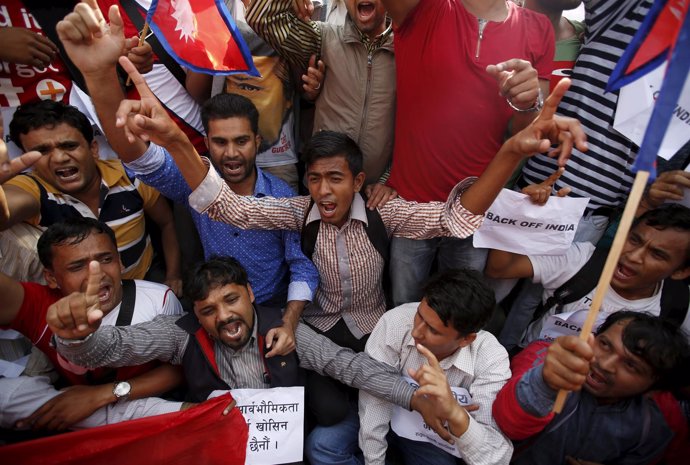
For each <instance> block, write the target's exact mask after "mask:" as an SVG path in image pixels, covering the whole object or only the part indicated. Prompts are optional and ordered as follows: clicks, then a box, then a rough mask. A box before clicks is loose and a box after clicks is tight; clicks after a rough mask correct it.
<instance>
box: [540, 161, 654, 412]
mask: <svg viewBox="0 0 690 465" xmlns="http://www.w3.org/2000/svg"><path fill="white" fill-rule="evenodd" d="M649 174H650V173H649V171H643V170H640V171H638V172H637V174H636V175H635V181H634V182H633V186H632V190H631V191H630V196H629V197H628V202H627V203H626V204H625V209H624V210H623V216H622V217H621V220H620V224H619V225H618V230H617V231H616V236H615V237H614V239H613V244H612V245H611V250H610V251H609V255H608V257H607V258H606V263H605V264H604V270H603V271H602V272H601V276H600V278H599V283H598V284H597V288H596V290H595V292H594V297H593V298H592V305H591V306H590V307H589V312H588V313H587V319H586V320H585V324H584V325H582V331H581V332H580V339H581V340H583V341H586V340H587V338H588V337H589V334H590V333H591V332H592V327H593V326H594V323H595V322H596V320H597V316H598V315H599V309H600V308H601V303H602V302H603V300H604V296H605V295H606V293H607V292H608V290H609V285H610V283H611V278H612V277H613V273H614V271H615V270H616V266H618V260H619V258H620V256H621V251H622V250H623V245H625V241H626V240H627V238H628V232H630V226H631V225H632V222H633V220H634V219H635V213H636V212H637V207H638V206H639V204H640V200H641V199H642V194H644V189H645V186H646V185H647V181H648V180H649ZM568 393H569V391H566V390H564V389H561V390H560V391H558V396H557V397H556V402H555V403H554V406H553V412H554V413H561V411H562V410H563V404H565V400H566V398H567V397H568Z"/></svg>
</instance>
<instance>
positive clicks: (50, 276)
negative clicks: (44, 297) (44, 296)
mask: <svg viewBox="0 0 690 465" xmlns="http://www.w3.org/2000/svg"><path fill="white" fill-rule="evenodd" d="M43 277H44V278H45V280H46V283H48V287H49V288H51V289H60V285H59V284H58V282H57V279H55V274H54V273H53V271H52V270H49V269H48V268H43Z"/></svg>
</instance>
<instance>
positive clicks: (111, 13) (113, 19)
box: [108, 5, 124, 36]
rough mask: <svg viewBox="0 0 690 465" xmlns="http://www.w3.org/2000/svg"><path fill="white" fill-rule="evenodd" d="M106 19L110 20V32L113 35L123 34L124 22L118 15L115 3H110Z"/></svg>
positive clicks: (118, 10)
mask: <svg viewBox="0 0 690 465" xmlns="http://www.w3.org/2000/svg"><path fill="white" fill-rule="evenodd" d="M108 20H109V21H110V34H111V35H114V36H120V35H122V36H124V32H123V30H124V24H123V22H122V16H120V9H119V8H118V6H117V5H111V6H110V10H108Z"/></svg>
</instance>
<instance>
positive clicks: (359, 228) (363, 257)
mask: <svg viewBox="0 0 690 465" xmlns="http://www.w3.org/2000/svg"><path fill="white" fill-rule="evenodd" d="M204 161H205V163H207V164H208V163H209V162H208V159H204ZM473 182H474V179H466V180H465V181H463V182H461V183H459V184H458V185H457V186H455V188H454V189H453V191H452V192H451V193H450V195H449V197H448V200H447V201H446V202H429V203H416V202H406V201H404V200H402V199H401V198H397V199H394V200H391V201H389V202H388V203H386V204H385V205H384V206H383V207H381V208H379V209H378V211H379V214H380V215H381V220H382V221H383V224H384V225H385V227H386V231H387V232H388V235H389V236H391V235H392V236H397V237H405V238H408V239H429V238H433V237H443V236H449V237H458V238H464V237H468V236H470V235H472V234H473V233H474V231H475V230H476V229H477V228H478V227H479V226H480V225H481V222H482V220H483V218H484V217H483V215H475V214H473V213H471V212H469V211H467V210H465V208H463V206H462V204H461V203H460V195H461V194H462V192H463V191H464V190H465V189H466V188H468V187H469V186H470V185H471V184H472V183H473ZM309 203H310V198H309V197H306V196H302V197H291V198H280V199H276V198H273V197H262V198H255V197H243V196H239V195H237V194H235V193H234V192H232V190H231V189H230V188H229V187H228V186H227V184H226V183H225V182H223V180H222V178H221V177H220V176H219V175H218V173H216V171H215V170H213V169H210V170H209V171H208V174H207V175H206V178H205V179H204V181H203V182H202V183H201V184H200V185H199V187H198V188H197V189H196V190H195V191H194V192H193V193H192V194H191V195H190V196H189V204H190V206H192V208H194V209H195V210H197V211H198V212H200V213H206V214H208V216H209V217H211V218H212V219H214V220H217V221H225V222H227V223H231V224H234V225H235V226H237V227H240V228H243V229H287V230H295V231H300V230H301V229H302V226H303V223H304V219H305V217H307V209H308V208H309ZM365 208H366V207H365V204H364V200H363V199H362V197H361V196H360V195H359V194H356V195H355V197H354V200H353V203H352V207H351V208H350V217H349V219H348V220H347V221H346V222H345V224H344V225H343V226H342V227H341V228H338V227H336V226H335V225H332V224H328V223H325V222H323V221H322V222H321V223H320V227H319V234H318V238H317V241H316V244H315V248H314V255H313V256H312V260H313V261H314V264H315V265H316V269H317V270H319V279H320V285H319V287H318V289H317V290H316V295H315V297H314V303H313V304H312V305H309V306H308V307H307V308H306V309H305V310H304V313H303V315H302V316H303V318H304V319H305V321H307V322H308V323H309V324H311V325H313V326H314V327H316V328H318V329H319V330H321V331H328V330H329V329H330V328H332V327H333V326H334V325H335V324H336V323H337V322H338V320H340V318H343V320H344V321H345V323H346V324H347V326H348V328H349V329H350V331H351V332H352V334H353V335H354V336H355V337H357V338H360V337H362V336H363V335H365V334H369V333H370V332H371V331H372V330H373V329H374V326H375V325H376V322H377V321H378V320H379V318H380V317H381V315H383V313H384V312H385V310H386V305H385V300H384V295H383V288H382V282H381V278H382V274H383V266H384V263H383V258H382V257H381V255H380V254H379V253H378V252H377V251H376V249H375V248H374V246H373V245H372V244H371V241H370V240H369V238H368V236H367V233H366V230H365V224H367V218H366V211H365ZM318 219H320V215H319V211H318V208H312V210H311V211H310V212H309V216H308V217H307V222H311V221H315V220H318Z"/></svg>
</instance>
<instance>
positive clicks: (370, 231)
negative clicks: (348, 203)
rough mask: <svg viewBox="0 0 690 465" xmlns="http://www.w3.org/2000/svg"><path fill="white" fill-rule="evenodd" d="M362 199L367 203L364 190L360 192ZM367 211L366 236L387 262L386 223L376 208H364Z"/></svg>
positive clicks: (388, 249) (388, 246)
mask: <svg viewBox="0 0 690 465" xmlns="http://www.w3.org/2000/svg"><path fill="white" fill-rule="evenodd" d="M360 195H361V196H362V199H364V204H365V205H366V203H367V200H368V199H367V196H366V194H365V193H364V192H360ZM365 210H366V212H367V223H368V224H367V226H366V227H365V228H364V229H366V231H367V236H368V237H369V241H370V242H371V244H372V245H373V246H374V248H375V249H376V250H377V251H378V253H379V254H381V257H383V261H384V262H386V263H388V259H389V258H390V238H389V237H388V231H386V225H384V224H383V220H382V219H381V214H380V213H379V211H378V209H376V208H375V209H373V210H370V209H368V208H365Z"/></svg>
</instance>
